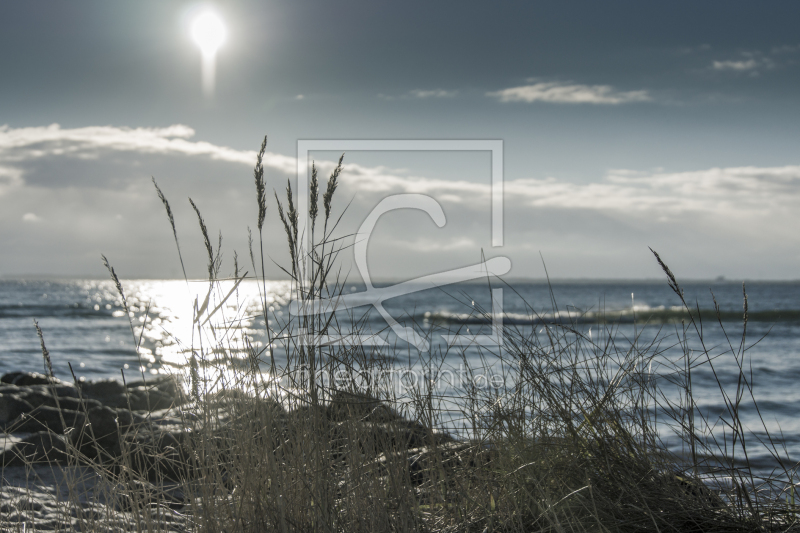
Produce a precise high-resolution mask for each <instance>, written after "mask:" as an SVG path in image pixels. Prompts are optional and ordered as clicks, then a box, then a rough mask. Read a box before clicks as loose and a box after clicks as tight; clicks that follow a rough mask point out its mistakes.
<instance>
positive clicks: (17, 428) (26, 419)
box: [6, 407, 86, 434]
mask: <svg viewBox="0 0 800 533" xmlns="http://www.w3.org/2000/svg"><path fill="white" fill-rule="evenodd" d="M85 423H86V415H84V414H83V413H81V412H78V411H72V410H69V409H61V410H60V411H59V410H58V409H56V408H55V407H39V408H37V409H34V410H33V411H31V412H30V413H23V414H21V415H20V416H18V417H17V418H15V419H14V420H12V421H11V422H9V423H8V424H7V426H6V431H8V432H18V433H33V432H36V431H42V430H43V429H49V430H50V431H53V432H55V433H59V434H61V433H65V432H66V431H67V430H70V429H75V428H78V429H80V428H82V427H83V425H84V424H85ZM65 424H66V427H65Z"/></svg>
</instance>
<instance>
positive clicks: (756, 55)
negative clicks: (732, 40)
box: [711, 49, 778, 76]
mask: <svg viewBox="0 0 800 533" xmlns="http://www.w3.org/2000/svg"><path fill="white" fill-rule="evenodd" d="M776 53H778V52H776V51H775V50H774V49H773V51H772V54H773V55H775V54H776ZM776 66H777V63H776V62H775V60H774V59H772V58H770V57H768V56H767V55H764V54H763V53H761V52H758V51H753V52H742V53H741V58H740V59H728V60H724V61H713V62H712V63H711V69H712V70H715V71H717V72H733V73H739V74H749V75H751V76H757V75H758V74H759V72H761V71H764V70H771V69H774V68H775V67H776Z"/></svg>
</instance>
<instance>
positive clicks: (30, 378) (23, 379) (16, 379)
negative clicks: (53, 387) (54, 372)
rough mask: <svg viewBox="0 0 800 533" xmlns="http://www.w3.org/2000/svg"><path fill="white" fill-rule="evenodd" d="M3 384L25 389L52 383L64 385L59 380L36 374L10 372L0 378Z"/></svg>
mask: <svg viewBox="0 0 800 533" xmlns="http://www.w3.org/2000/svg"><path fill="white" fill-rule="evenodd" d="M0 382H2V383H10V384H12V385H18V386H20V387H25V386H28V385H48V384H50V383H56V384H59V383H64V382H63V381H61V380H60V379H58V378H55V377H50V376H45V375H44V374H37V373H36V372H9V373H8V374H5V375H4V376H3V377H2V378H0Z"/></svg>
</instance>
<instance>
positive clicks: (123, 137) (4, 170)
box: [0, 124, 296, 192]
mask: <svg viewBox="0 0 800 533" xmlns="http://www.w3.org/2000/svg"><path fill="white" fill-rule="evenodd" d="M194 135H195V131H194V130H193V129H192V128H190V127H188V126H184V125H181V124H176V125H172V126H169V127H166V128H125V127H114V126H88V127H84V128H70V129H67V128H61V127H60V126H59V125H58V124H52V125H50V126H44V127H29V128H10V127H9V126H7V125H4V126H0V192H2V191H3V190H4V189H7V188H8V187H11V186H19V185H20V184H22V183H23V182H24V181H27V180H28V178H29V177H30V176H31V175H35V174H37V172H36V169H39V170H41V169H42V167H45V168H48V169H49V170H51V172H52V176H53V178H52V180H51V181H49V182H48V181H46V180H44V179H40V180H39V183H40V184H43V183H46V182H47V183H51V184H54V183H56V181H55V180H56V179H58V180H59V181H58V182H59V183H63V182H65V181H66V182H68V181H69V179H70V178H69V176H67V175H65V173H64V172H63V171H59V168H61V167H63V166H65V165H66V166H67V167H69V165H70V164H72V165H77V166H78V167H80V166H81V165H83V166H89V165H91V164H92V163H93V162H95V163H96V162H98V161H101V160H103V161H108V160H113V159H115V158H116V160H117V161H123V162H127V163H129V164H132V165H135V163H136V160H137V159H138V158H141V157H143V156H149V157H176V156H177V157H179V158H181V159H184V160H186V159H190V160H192V159H194V160H199V161H216V162H223V163H237V164H242V165H246V166H248V167H250V166H253V165H254V164H255V159H256V152H255V151H249V150H236V149H233V148H229V147H225V146H218V145H215V144H212V143H208V142H204V141H192V140H190V139H191V138H192V137H193V136H194ZM55 161H57V163H54V162H55ZM95 166H98V167H99V166H100V165H95ZM264 166H266V167H271V168H274V169H277V170H279V171H281V172H283V173H286V174H291V173H294V172H295V169H296V163H295V158H292V157H287V156H283V155H279V154H274V153H267V154H265V155H264ZM51 167H52V168H51ZM40 177H41V176H40Z"/></svg>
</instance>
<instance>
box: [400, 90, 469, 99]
mask: <svg viewBox="0 0 800 533" xmlns="http://www.w3.org/2000/svg"><path fill="white" fill-rule="evenodd" d="M410 94H411V96H413V97H415V98H453V97H454V96H456V95H457V94H458V93H457V92H456V91H445V90H443V89H434V90H428V91H425V90H421V89H415V90H413V91H411V92H410Z"/></svg>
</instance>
